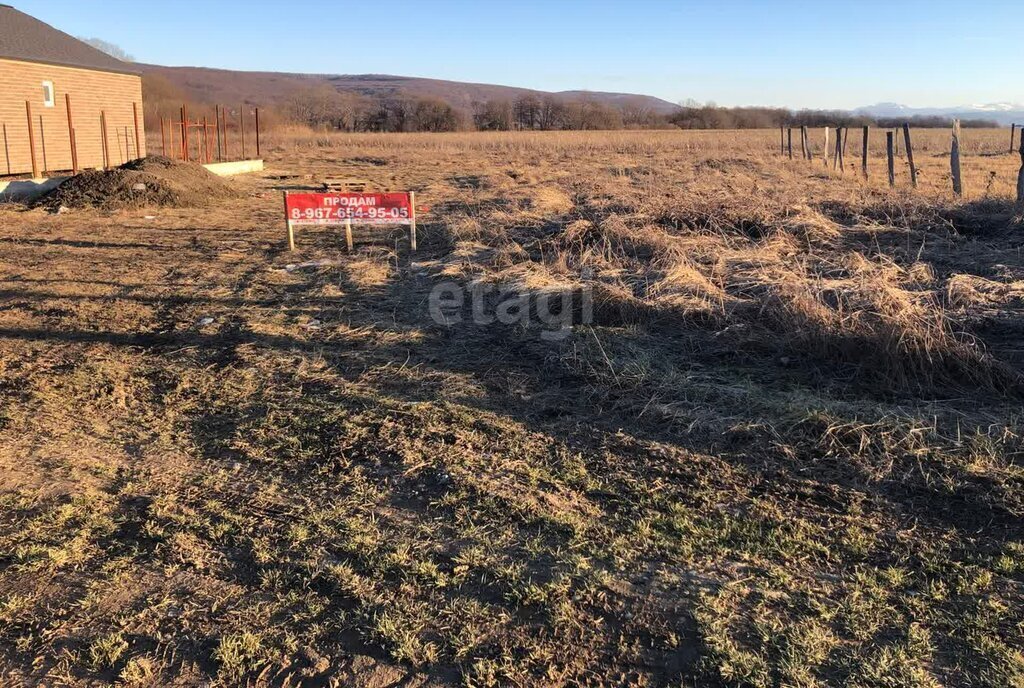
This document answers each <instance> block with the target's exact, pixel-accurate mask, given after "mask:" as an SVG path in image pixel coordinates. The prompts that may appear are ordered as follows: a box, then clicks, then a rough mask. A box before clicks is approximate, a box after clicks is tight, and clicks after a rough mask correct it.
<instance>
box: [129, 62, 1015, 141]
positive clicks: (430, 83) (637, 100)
mask: <svg viewBox="0 0 1024 688" xmlns="http://www.w3.org/2000/svg"><path fill="white" fill-rule="evenodd" d="M136 66H137V67H138V68H139V69H141V70H142V71H143V72H144V73H148V74H157V75H159V76H162V77H164V78H165V79H166V80H167V81H168V82H170V83H171V84H172V85H173V86H174V87H175V88H177V89H178V90H179V91H180V92H181V93H182V94H183V95H184V96H186V97H187V98H189V99H191V100H194V101H197V102H206V103H224V104H234V103H242V102H249V103H272V102H275V101H280V100H283V99H286V98H287V97H288V96H289V95H290V94H291V93H294V92H295V91H298V90H300V89H304V88H310V87H315V86H320V85H328V86H331V87H333V88H336V89H337V90H339V91H349V92H353V93H359V94H361V95H364V96H369V97H373V98H382V97H384V98H386V97H391V96H397V95H404V96H408V97H412V98H420V97H431V98H441V99H442V100H445V101H447V102H448V103H450V104H451V105H453V106H455V107H459V108H462V109H464V110H467V111H470V110H472V109H473V106H474V105H475V104H478V103H484V102H486V101H488V100H515V99H516V98H518V97H520V96H523V95H528V94H532V95H536V96H540V97H543V96H548V95H553V96H557V97H559V98H563V99H567V100H578V99H588V100H592V101H594V102H598V103H602V104H605V105H613V106H616V107H619V108H633V109H637V110H647V111H649V112H651V113H653V114H657V115H670V114H672V113H674V112H677V111H678V110H679V109H680V108H679V105H676V104H675V103H670V102H669V101H667V100H662V99H661V98H655V97H654V96H647V95H642V94H635V93H609V92H603V91H559V92H548V91H538V90H535V89H529V88H519V87H515V86H497V85H494V84H475V83H466V82H461V81H445V80H443V79H425V78H419V77H408V76H394V75H389V74H291V73H287V72H241V71H233V70H228V69H209V68H206V67H164V66H160V65H149V64H141V63H139V64H137V65H136ZM853 112H855V113H856V114H863V115H868V116H871V117H884V118H889V117H891V118H902V117H908V118H909V117H914V116H916V115H920V116H940V117H949V118H959V119H986V120H992V121H995V122H998V123H999V124H1001V125H1004V126H1009V125H1010V124H1012V123H1017V124H1024V105H1022V104H1019V103H988V104H984V105H962V106H957V107H908V106H906V105H901V104H899V103H877V104H875V105H869V106H867V107H862V108H857V109H856V110H854V111H853Z"/></svg>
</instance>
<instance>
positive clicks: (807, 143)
mask: <svg viewBox="0 0 1024 688" xmlns="http://www.w3.org/2000/svg"><path fill="white" fill-rule="evenodd" d="M800 141H801V142H802V144H803V147H804V160H810V159H811V137H810V136H808V134H807V125H806V124H805V125H803V126H801V127H800Z"/></svg>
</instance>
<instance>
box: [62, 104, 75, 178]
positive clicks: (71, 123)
mask: <svg viewBox="0 0 1024 688" xmlns="http://www.w3.org/2000/svg"><path fill="white" fill-rule="evenodd" d="M64 105H65V106H66V107H67V111H68V139H69V140H70V142H71V173H72V174H78V146H76V145H75V119H74V117H72V116H71V94H70V93H65V94H64Z"/></svg>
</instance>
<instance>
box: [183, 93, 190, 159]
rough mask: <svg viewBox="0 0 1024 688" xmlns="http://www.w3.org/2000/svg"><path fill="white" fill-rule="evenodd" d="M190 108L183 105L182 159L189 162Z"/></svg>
mask: <svg viewBox="0 0 1024 688" xmlns="http://www.w3.org/2000/svg"><path fill="white" fill-rule="evenodd" d="M188 157H189V156H188V108H187V107H185V105H182V106H181V159H182V160H184V161H185V162H188Z"/></svg>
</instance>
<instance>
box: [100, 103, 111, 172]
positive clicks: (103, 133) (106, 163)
mask: <svg viewBox="0 0 1024 688" xmlns="http://www.w3.org/2000/svg"><path fill="white" fill-rule="evenodd" d="M100 148H102V149H103V169H105V170H107V169H110V139H109V138H108V137H107V113H106V111H105V110H100Z"/></svg>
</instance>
